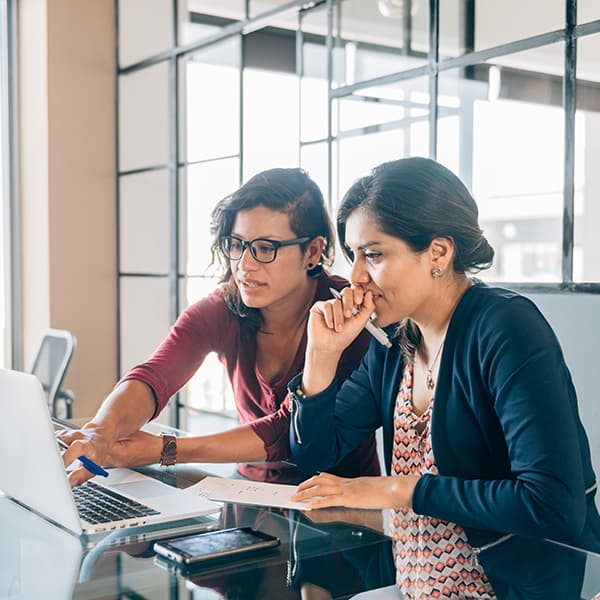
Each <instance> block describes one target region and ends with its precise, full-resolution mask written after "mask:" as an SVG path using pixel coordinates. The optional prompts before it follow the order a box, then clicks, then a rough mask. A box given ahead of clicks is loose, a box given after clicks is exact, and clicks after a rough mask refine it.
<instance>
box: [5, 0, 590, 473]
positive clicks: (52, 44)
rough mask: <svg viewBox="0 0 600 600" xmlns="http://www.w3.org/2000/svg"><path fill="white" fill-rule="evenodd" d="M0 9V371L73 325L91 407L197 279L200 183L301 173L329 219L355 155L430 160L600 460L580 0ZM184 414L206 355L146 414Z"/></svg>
mask: <svg viewBox="0 0 600 600" xmlns="http://www.w3.org/2000/svg"><path fill="white" fill-rule="evenodd" d="M0 5H1V16H2V49H1V58H2V89H1V92H2V95H1V99H0V102H1V108H2V140H3V144H2V169H1V170H0V181H1V182H2V188H1V189H2V196H1V202H2V211H1V213H0V218H1V219H2V221H1V227H2V229H1V231H2V236H1V239H2V244H1V248H0V251H1V252H2V257H1V260H0V267H1V269H2V271H1V276H0V286H1V288H0V289H1V291H2V298H3V301H2V304H1V312H0V319H1V326H2V329H1V332H2V339H1V343H0V363H1V364H2V365H3V366H12V367H14V368H26V367H27V365H28V364H29V361H30V360H31V356H32V355H33V353H34V351H35V348H36V344H37V343H38V335H39V331H40V330H41V329H42V328H44V327H55V328H64V329H69V330H71V331H73V332H74V333H75V335H76V336H77V338H78V348H77V351H76V354H75V356H74V358H73V362H72V365H71V368H70V372H69V375H68V378H67V385H68V387H70V388H71V389H73V390H74V391H75V394H76V402H75V404H74V411H75V414H76V415H80V416H84V415H89V414H92V413H93V411H94V410H95V409H96V407H97V406H98V404H99V402H100V401H101V400H102V398H103V397H104V396H105V395H106V394H107V393H108V392H109V391H110V389H111V387H112V385H113V384H114V382H115V381H116V379H117V378H118V377H119V375H121V374H123V373H124V372H125V371H126V370H127V369H128V368H129V367H131V366H132V365H134V364H136V363H137V362H140V361H142V360H144V359H145V358H146V357H147V356H148V355H149V354H150V353H151V352H152V350H153V349H154V348H155V347H156V345H157V344H158V343H159V342H160V341H161V340H162V338H163V337H164V336H165V335H166V333H167V331H168V328H169V326H170V324H172V323H173V321H174V320H175V318H176V316H177V315H178V314H179V313H180V312H181V310H183V309H184V308H185V307H186V306H188V305H189V304H190V303H192V302H194V301H195V300H197V299H198V298H200V297H201V296H203V295H204V294H206V293H207V292H208V291H209V290H211V289H212V288H213V287H214V286H215V283H216V279H215V272H214V269H210V268H209V263H210V254H209V245H210V237H209V232H208V223H209V215H210V211H211V209H212V207H213V206H214V204H215V203H216V202H217V201H218V200H219V199H220V198H222V197H223V196H225V195H226V194H228V193H230V192H232V191H233V190H235V189H236V188H237V187H238V186H239V185H240V184H241V183H242V182H243V181H245V180H246V179H248V178H249V177H250V176H251V175H253V174H254V173H256V172H258V171H260V170H262V169H266V168H270V167H273V166H302V167H303V168H305V169H306V170H308V171H309V173H310V174H311V175H312V176H313V178H314V179H315V180H316V181H317V182H318V183H319V184H320V186H321V188H322V190H323V192H324V193H325V195H326V198H327V200H328V202H329V204H330V206H331V210H332V211H333V212H335V210H336V206H337V204H338V202H339V199H340V198H341V196H342V194H343V192H344V191H345V189H347V187H348V186H349V185H350V184H351V183H352V181H353V180H354V179H356V178H357V177H360V176H362V175H364V174H366V173H367V172H368V170H369V169H370V168H371V167H373V166H375V165H376V164H378V163H380V162H382V161H385V160H391V159H395V158H400V157H405V156H410V155H422V156H431V157H433V158H437V159H438V160H439V161H441V162H442V163H444V164H445V165H446V166H448V167H449V168H451V169H452V170H454V171H455V172H456V173H457V174H458V175H460V177H462V179H463V180H464V181H465V182H466V183H467V185H468V186H469V188H470V189H471V190H472V192H473V193H474V196H475V198H476V200H477V202H478V205H479V210H480V216H481V223H482V225H483V227H484V229H485V233H486V235H487V236H488V238H489V239H490V241H491V243H492V244H493V246H494V247H495V249H496V253H497V258H496V262H495V265H494V267H493V268H492V269H491V270H489V271H487V272H485V273H484V274H483V276H482V278H483V279H484V280H486V281H493V282H501V283H502V284H504V285H506V286H507V287H510V288H513V289H517V290H520V291H522V292H523V293H526V294H527V295H529V296H531V297H532V298H533V299H534V300H535V301H536V302H537V303H538V305H539V306H540V308H541V309H542V311H543V312H544V313H545V315H546V316H547V318H548V319H549V321H550V322H551V324H552V325H553V327H554V328H555V331H556V332H557V334H558V336H559V338H560V340H561V343H562V344H563V348H564V350H565V354H566V358H567V362H568V364H569V366H570V368H571V371H572V373H573V376H574V379H575V384H576V387H577V390H578V393H579V398H580V405H581V412H582V415H583V419H584V422H585V424H586V426H587V429H588V431H589V433H590V436H591V438H592V447H593V452H594V460H595V463H596V466H597V467H599V466H600V402H599V401H598V394H599V391H598V389H597V387H598V386H597V378H596V373H597V366H596V356H597V348H596V347H597V344H598V340H599V339H600V296H599V295H598V294H599V293H600V236H598V234H597V231H598V229H599V228H600V162H599V158H598V157H599V156H600V2H598V0H578V1H575V0H504V1H502V2H497V1H492V0H326V1H325V0H323V1H306V0H305V1H289V0H288V1H285V2H284V1H281V0H116V1H114V0H19V1H11V0H0ZM346 269H347V267H346V266H345V265H344V263H343V261H338V263H337V264H336V270H337V271H338V272H341V273H344V271H345V270H346ZM205 412H209V413H211V414H217V415H221V416H225V417H233V415H234V413H233V401H232V398H231V393H230V390H229V387H228V384H227V379H226V376H225V374H224V372H223V371H222V370H221V368H220V365H219V363H218V360H217V359H216V357H210V358H209V359H208V360H207V361H206V364H205V365H204V366H203V367H202V369H201V370H200V371H199V373H198V374H197V375H196V376H195V377H194V379H193V380H192V381H191V382H190V384H189V385H188V386H187V387H186V388H185V390H183V391H182V393H181V394H179V396H178V398H176V399H173V401H172V408H171V412H170V415H165V416H164V417H163V418H165V419H168V418H170V419H171V422H172V423H179V424H180V425H181V426H182V427H184V428H186V427H191V428H193V427H194V426H195V423H196V422H197V419H196V416H197V415H198V414H200V413H205Z"/></svg>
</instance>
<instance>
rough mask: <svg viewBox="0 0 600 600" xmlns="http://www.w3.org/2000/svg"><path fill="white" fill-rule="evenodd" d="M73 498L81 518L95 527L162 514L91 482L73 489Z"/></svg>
mask: <svg viewBox="0 0 600 600" xmlns="http://www.w3.org/2000/svg"><path fill="white" fill-rule="evenodd" d="M73 496H74V497H75V504H76V506H77V510H78V511H79V515H80V516H81V518H82V519H84V520H86V521H87V522H88V523H92V524H94V525H96V524H98V523H109V522H111V521H122V520H123V519H134V518H136V517H147V516H150V515H158V514H160V512H159V511H157V510H154V509H153V508H150V507H149V506H145V505H144V504H140V503H139V502H136V501H135V500H131V498H127V497H126V496H122V495H121V494H118V493H117V492H113V491H112V490H109V489H107V488H104V487H102V486H99V485H98V484H96V483H93V482H91V481H88V482H87V483H84V484H83V485H80V486H77V487H75V488H73Z"/></svg>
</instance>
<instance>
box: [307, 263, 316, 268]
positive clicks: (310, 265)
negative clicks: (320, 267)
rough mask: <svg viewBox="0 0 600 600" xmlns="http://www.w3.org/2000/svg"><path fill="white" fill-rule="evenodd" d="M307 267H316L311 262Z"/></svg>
mask: <svg viewBox="0 0 600 600" xmlns="http://www.w3.org/2000/svg"><path fill="white" fill-rule="evenodd" d="M306 266H307V267H308V268H309V269H312V268H313V267H314V266H315V265H313V263H311V262H309V263H308V264H307V265H306Z"/></svg>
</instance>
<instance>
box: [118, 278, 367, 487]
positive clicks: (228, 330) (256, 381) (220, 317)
mask: <svg viewBox="0 0 600 600" xmlns="http://www.w3.org/2000/svg"><path fill="white" fill-rule="evenodd" d="M347 285H348V282H347V281H346V280H345V279H343V278H341V277H337V276H335V275H330V274H327V273H325V272H323V274H322V275H321V276H320V277H319V280H318V282H317V290H316V293H315V297H314V301H315V302H316V301H317V300H325V299H329V298H331V293H330V292H329V287H333V288H336V289H342V288H343V287H345V286H347ZM306 341H307V340H306V331H305V332H304V335H303V337H302V341H301V342H300V345H299V347H298V350H297V352H296V356H295V357H294V360H293V363H292V365H291V366H290V369H289V371H288V372H287V373H286V374H285V375H283V376H282V377H281V378H280V379H278V380H277V381H272V382H267V381H265V380H264V379H263V377H262V375H261V374H260V372H259V369H258V366H257V364H256V338H255V336H253V335H247V334H246V335H242V332H241V328H240V321H239V319H238V318H237V317H236V316H235V315H234V314H233V313H232V312H231V311H230V310H229V309H228V308H227V306H226V304H225V301H224V299H223V295H222V292H221V290H220V289H217V290H215V291H214V292H212V293H211V294H209V295H208V296H206V297H205V298H203V299H202V300H199V301H198V302H196V303H195V304H192V305H191V306H190V307H188V308H187V309H186V310H185V311H184V312H183V313H182V314H181V315H180V317H179V318H178V319H177V321H176V323H175V324H174V325H173V327H172V328H171V330H170V332H169V335H168V336H167V337H166V339H165V340H164V341H163V342H162V343H161V344H160V346H159V347H158V348H157V349H156V351H155V352H154V354H153V355H152V356H151V357H150V358H149V359H148V360H147V361H146V362H144V363H142V364H140V365H137V366H135V367H133V369H131V370H130V371H129V372H128V373H127V374H126V375H125V377H123V378H122V379H121V381H127V380H137V381H142V382H144V383H145V384H147V385H148V386H149V387H150V388H151V389H152V391H153V393H154V396H155V399H156V411H155V415H154V416H156V415H158V414H159V413H160V412H161V411H162V410H163V408H164V407H165V406H166V405H167V402H168V401H169V398H171V396H173V394H175V393H176V392H177V391H178V390H180V389H181V388H182V387H183V386H184V385H185V384H186V383H187V382H188V381H189V379H190V378H191V377H192V376H193V375H194V373H195V372H196V371H197V370H198V368H199V367H200V365H201V364H202V362H203V361H204V358H205V357H206V355H207V354H208V353H209V352H216V353H217V355H218V357H219V360H220V361H221V362H222V363H223V365H225V368H226V369H227V374H228V376H229V379H230V381H231V385H232V388H233V394H234V398H235V403H236V407H237V411H238V415H239V420H240V423H242V424H248V425H250V427H252V429H253V431H254V432H255V433H256V434H257V435H258V436H259V437H260V438H261V440H262V441H263V443H264V447H265V451H266V454H267V461H287V460H290V457H291V453H290V448H289V441H288V430H289V426H290V413H289V405H288V402H287V400H286V393H287V390H286V385H287V383H288V382H289V380H290V379H292V377H293V376H294V375H296V374H297V373H299V372H300V371H301V370H302V369H303V367H304V355H305V351H306ZM369 342H370V337H369V335H368V334H367V333H366V332H363V333H362V334H361V335H360V336H359V337H358V338H357V339H356V340H355V341H354V342H353V343H352V345H351V346H350V347H349V348H347V349H346V351H345V352H344V354H343V355H342V358H341V360H340V363H339V365H338V372H337V376H338V377H339V378H341V379H345V378H346V377H347V376H348V375H349V374H350V373H351V372H352V371H353V370H354V369H355V367H357V366H358V364H359V362H360V360H361V359H362V356H363V354H364V353H365V352H366V349H367V346H368V345H369ZM239 471H240V473H241V474H242V475H244V476H246V477H249V478H251V479H257V480H266V481H281V482H293V481H299V480H300V479H301V478H302V475H301V474H300V473H299V472H298V471H297V470H296V469H295V468H294V467H293V466H290V465H288V464H285V463H284V464H280V463H279V464H275V465H274V464H271V465H262V464H261V465H257V464H251V465H240V466H239ZM333 472H335V473H337V474H339V475H345V476H359V475H377V474H379V461H378V458H377V453H376V446H375V439H374V438H373V437H371V438H369V439H368V440H367V441H365V442H364V443H363V445H362V446H361V447H359V448H357V449H356V450H355V451H353V452H352V453H351V454H350V455H349V456H347V457H346V458H345V459H344V460H343V461H342V463H340V464H339V465H338V466H337V468H336V469H335V470H334V471H333ZM304 475H307V474H304Z"/></svg>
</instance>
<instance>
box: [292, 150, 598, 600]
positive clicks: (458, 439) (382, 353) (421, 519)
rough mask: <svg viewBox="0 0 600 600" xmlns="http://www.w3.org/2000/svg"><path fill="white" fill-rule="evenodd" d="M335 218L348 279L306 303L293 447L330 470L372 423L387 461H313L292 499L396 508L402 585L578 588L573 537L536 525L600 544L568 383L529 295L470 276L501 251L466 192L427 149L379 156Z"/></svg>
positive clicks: (428, 589)
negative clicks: (351, 355) (358, 355)
mask: <svg viewBox="0 0 600 600" xmlns="http://www.w3.org/2000/svg"><path fill="white" fill-rule="evenodd" d="M338 232H339V238H340V242H341V244H342V248H343V249H344V251H345V253H346V255H347V257H348V258H349V259H350V260H351V261H352V275H351V282H352V287H351V288H346V289H345V290H344V291H343V294H342V299H341V300H331V301H324V302H318V303H317V304H315V306H314V307H313V309H312V310H311V316H310V320H309V326H308V328H309V329H308V331H309V341H308V346H307V352H306V362H305V370H304V372H303V373H302V374H300V375H299V376H297V377H296V378H295V379H294V380H292V381H291V382H290V384H289V391H290V397H291V410H292V425H293V426H292V427H291V428H290V442H291V448H292V453H293V455H294V458H295V460H296V461H297V463H298V465H299V467H300V468H301V469H302V470H304V471H307V472H315V471H317V472H318V471H321V472H324V471H327V469H329V468H330V467H331V466H332V465H334V464H336V463H337V462H339V460H340V459H341V458H342V457H343V456H345V455H346V454H347V453H348V452H349V451H350V450H352V449H353V448H355V447H356V446H357V445H358V444H360V443H361V441H362V440H364V439H365V438H366V437H367V436H368V435H369V434H371V433H372V432H373V431H374V430H376V429H377V428H378V427H380V426H381V427H383V433H384V451H385V460H386V467H387V473H388V476H386V477H360V478H356V479H345V478H340V477H336V476H333V475H330V474H327V473H322V474H319V475H317V476H315V477H312V478H311V479H309V480H307V481H306V482H304V483H303V484H301V485H300V487H299V490H298V493H297V495H296V499H297V500H305V501H309V502H310V506H311V507H313V508H321V507H327V506H349V507H357V508H391V509H394V510H393V513H392V514H393V518H392V532H391V533H392V535H393V537H394V540H395V542H394V544H395V556H394V558H395V561H396V568H397V574H398V576H397V582H398V584H399V586H400V589H401V590H402V591H403V593H404V594H405V595H406V596H407V597H408V598H429V597H448V598H450V597H451V598H462V597H468V598H496V597H497V598H507V599H508V598H537V597H540V598H542V597H544V598H579V591H580V589H581V582H582V577H583V571H584V564H585V559H584V557H583V555H581V554H579V553H576V552H568V551H567V550H563V549H561V548H560V547H559V546H550V545H548V544H546V543H543V542H542V540H543V539H544V538H551V539H553V540H559V541H561V542H565V543H566V544H569V545H573V546H576V547H581V548H586V549H589V550H595V551H598V550H600V517H599V516H598V512H597V510H596V506H595V502H594V496H595V489H596V480H595V476H594V473H593V470H592V467H591V460H590V450H589V443H588V440H587V437H586V434H585V431H584V429H583V426H582V424H581V421H580V418H579V415H578V410H577V398H576V394H575V390H574V387H573V383H572V381H571V376H570V374H569V370H568V368H567V366H566V364H565V361H564V358H563V355H562V351H561V349H560V345H559V343H558V340H557V339H556V336H555V335H554V333H553V331H552V329H551V328H550V326H549V324H548V323H547V322H546V320H545V319H544V317H543V316H542V314H541V313H540V312H539V310H538V309H537V308H536V306H535V305H534V304H533V303H532V302H531V301H530V300H528V299H526V298H524V297H523V296H521V295H519V294H517V293H514V292H511V291H508V290H504V289H500V288H496V287H491V286H488V285H486V284H484V283H482V282H480V281H478V280H476V279H473V278H470V277H468V276H467V273H468V272H476V271H478V270H481V269H483V268H487V267H488V266H489V265H490V264H491V262H492V259H493V254H494V253H493V250H492V248H491V247H490V246H489V244H488V243H487V241H486V239H485V237H484V236H483V234H482V231H481V229H480V228H479V225H478V212H477V206H476V204H475V201H474V200H473V198H472V196H471V194H470V193H469V192H468V190H467V189H466V187H465V186H464V185H463V184H462V183H461V182H460V180H459V179H458V178H457V177H456V176H455V175H453V174H452V173H451V172H450V171H448V170H447V169H446V168H445V167H443V166H441V165H440V164H438V163H436V162H435V161H432V160H428V159H422V158H412V159H404V160H398V161H393V162H389V163H385V164H383V165H380V166H379V167H377V168H376V169H374V170H373V171H372V172H371V174H370V175H368V176H367V177H363V178H362V179H360V180H358V181H357V182H356V183H355V184H354V185H353V186H352V188H351V189H350V190H349V191H348V193H347V194H346V196H345V197H344V200H343V202H342V205H341V207H340V210H339V213H338ZM373 312H376V322H377V323H378V324H379V325H380V326H383V327H387V328H388V331H389V333H390V335H391V337H392V339H393V342H394V343H393V344H392V347H391V348H389V349H388V348H385V347H384V346H382V345H381V344H379V343H378V342H377V341H372V342H371V345H370V348H369V351H368V353H367V355H366V356H365V358H364V359H363V362H362V364H361V365H360V367H359V368H358V369H357V370H356V371H355V372H354V373H353V374H352V376H351V377H350V378H349V379H348V380H347V381H346V382H345V383H344V384H343V385H342V386H341V387H340V386H339V384H338V382H337V381H336V380H335V366H336V365H337V361H338V359H339V356H340V354H341V352H342V351H343V350H344V348H346V347H347V345H348V344H349V343H350V342H351V341H352V340H353V339H354V337H355V336H356V335H358V333H359V332H360V331H361V330H362V328H363V327H364V326H365V324H366V323H367V320H368V319H369V318H370V316H371V315H372V313H373ZM388 326H389V327H388Z"/></svg>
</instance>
